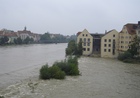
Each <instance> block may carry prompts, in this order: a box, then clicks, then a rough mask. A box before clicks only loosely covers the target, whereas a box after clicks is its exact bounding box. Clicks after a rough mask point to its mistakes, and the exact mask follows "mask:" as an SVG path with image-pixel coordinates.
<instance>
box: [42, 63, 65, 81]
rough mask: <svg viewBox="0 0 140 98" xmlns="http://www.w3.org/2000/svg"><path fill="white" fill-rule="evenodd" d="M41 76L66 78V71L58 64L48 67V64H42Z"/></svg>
mask: <svg viewBox="0 0 140 98" xmlns="http://www.w3.org/2000/svg"><path fill="white" fill-rule="evenodd" d="M40 78H41V79H50V78H54V79H64V78H65V72H64V71H62V70H61V69H60V68H59V67H58V66H51V67H48V64H46V65H44V66H42V68H41V69H40Z"/></svg>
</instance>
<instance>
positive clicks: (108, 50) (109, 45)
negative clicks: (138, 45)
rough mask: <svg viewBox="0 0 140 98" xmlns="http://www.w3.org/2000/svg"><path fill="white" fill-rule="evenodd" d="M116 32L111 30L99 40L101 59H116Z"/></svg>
mask: <svg viewBox="0 0 140 98" xmlns="http://www.w3.org/2000/svg"><path fill="white" fill-rule="evenodd" d="M118 34H119V33H118V32H117V31H116V30H111V31H109V32H107V33H106V34H105V35H104V36H103V37H102V38H101V57H109V58H116V57H118Z"/></svg>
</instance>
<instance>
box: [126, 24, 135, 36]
mask: <svg viewBox="0 0 140 98" xmlns="http://www.w3.org/2000/svg"><path fill="white" fill-rule="evenodd" d="M125 26H126V28H127V31H128V33H129V34H131V35H133V34H136V29H137V26H138V24H132V23H128V24H126V25H125Z"/></svg>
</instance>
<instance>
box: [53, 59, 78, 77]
mask: <svg viewBox="0 0 140 98" xmlns="http://www.w3.org/2000/svg"><path fill="white" fill-rule="evenodd" d="M53 66H58V67H59V68H60V69H61V70H62V71H64V72H65V73H66V75H79V69H78V59H77V57H72V56H70V57H68V59H67V60H64V61H61V62H55V63H54V64H53Z"/></svg>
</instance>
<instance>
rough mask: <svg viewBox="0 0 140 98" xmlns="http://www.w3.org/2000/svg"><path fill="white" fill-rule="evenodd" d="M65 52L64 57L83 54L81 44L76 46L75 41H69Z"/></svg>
mask: <svg viewBox="0 0 140 98" xmlns="http://www.w3.org/2000/svg"><path fill="white" fill-rule="evenodd" d="M65 52H66V55H79V56H80V55H82V54H83V47H82V42H79V43H78V44H76V42H75V40H71V41H70V42H69V43H68V46H67V48H66V50H65Z"/></svg>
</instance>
